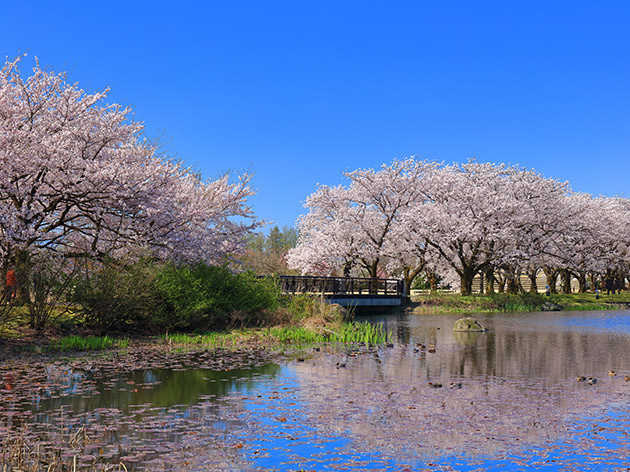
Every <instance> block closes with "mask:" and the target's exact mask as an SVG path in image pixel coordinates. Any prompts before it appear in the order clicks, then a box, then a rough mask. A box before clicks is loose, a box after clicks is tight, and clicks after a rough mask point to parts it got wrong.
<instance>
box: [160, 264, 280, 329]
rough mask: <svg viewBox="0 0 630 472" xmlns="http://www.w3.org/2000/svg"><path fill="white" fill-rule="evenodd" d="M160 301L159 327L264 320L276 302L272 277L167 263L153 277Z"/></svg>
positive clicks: (214, 325)
mask: <svg viewBox="0 0 630 472" xmlns="http://www.w3.org/2000/svg"><path fill="white" fill-rule="evenodd" d="M156 287H157V290H158V292H159V293H160V295H161V297H162V300H163V303H162V305H161V306H160V309H159V310H158V313H157V319H156V320H155V321H156V322H157V323H158V325H159V327H160V329H162V330H164V329H178V330H196V331H203V330H208V329H223V328H226V327H232V326H235V325H241V326H245V325H246V326H252V325H261V324H263V323H264V318H265V312H266V311H267V310H274V309H276V308H277V307H278V306H279V303H280V297H281V293H280V290H279V288H278V285H277V283H276V281H275V280H273V279H271V278H259V277H256V276H255V275H253V273H251V272H243V273H233V272H231V271H230V270H229V269H228V268H227V267H217V266H209V265H206V264H202V263H198V264H194V265H182V266H175V265H168V266H166V267H164V269H163V270H162V271H161V272H160V274H159V275H158V277H157V279H156Z"/></svg>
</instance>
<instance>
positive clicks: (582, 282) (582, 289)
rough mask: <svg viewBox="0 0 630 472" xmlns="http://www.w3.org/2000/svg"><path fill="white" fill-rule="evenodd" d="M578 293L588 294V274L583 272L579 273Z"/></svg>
mask: <svg viewBox="0 0 630 472" xmlns="http://www.w3.org/2000/svg"><path fill="white" fill-rule="evenodd" d="M577 279H578V292H579V293H586V274H585V273H583V272H580V273H578V276H577Z"/></svg>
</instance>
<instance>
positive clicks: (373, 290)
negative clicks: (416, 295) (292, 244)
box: [279, 275, 406, 306]
mask: <svg viewBox="0 0 630 472" xmlns="http://www.w3.org/2000/svg"><path fill="white" fill-rule="evenodd" d="M279 279H280V286H281V288H282V291H283V292H285V293H291V294H295V293H315V294H319V295H322V296H323V297H324V298H326V300H327V301H328V302H329V303H338V304H339V305H342V306H397V305H400V304H402V301H403V299H404V297H405V296H406V294H405V283H404V282H403V281H402V280H397V279H376V278H362V277H312V276H303V275H281V276H280V277H279Z"/></svg>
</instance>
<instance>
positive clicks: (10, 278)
mask: <svg viewBox="0 0 630 472" xmlns="http://www.w3.org/2000/svg"><path fill="white" fill-rule="evenodd" d="M15 282H16V277H15V271H14V270H13V269H10V270H9V271H8V272H7V287H13V286H14V285H15Z"/></svg>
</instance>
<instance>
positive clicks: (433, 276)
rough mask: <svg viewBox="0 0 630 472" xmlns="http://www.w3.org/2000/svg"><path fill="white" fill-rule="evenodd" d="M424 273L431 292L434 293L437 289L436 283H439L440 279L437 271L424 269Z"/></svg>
mask: <svg viewBox="0 0 630 472" xmlns="http://www.w3.org/2000/svg"><path fill="white" fill-rule="evenodd" d="M424 274H425V275H426V276H427V280H428V281H429V285H430V287H431V289H430V290H431V293H436V292H437V290H438V285H439V283H440V279H439V278H438V275H437V273H435V272H434V271H432V270H425V271H424Z"/></svg>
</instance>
